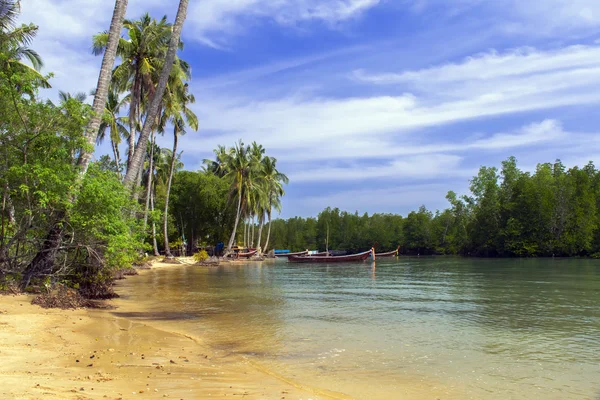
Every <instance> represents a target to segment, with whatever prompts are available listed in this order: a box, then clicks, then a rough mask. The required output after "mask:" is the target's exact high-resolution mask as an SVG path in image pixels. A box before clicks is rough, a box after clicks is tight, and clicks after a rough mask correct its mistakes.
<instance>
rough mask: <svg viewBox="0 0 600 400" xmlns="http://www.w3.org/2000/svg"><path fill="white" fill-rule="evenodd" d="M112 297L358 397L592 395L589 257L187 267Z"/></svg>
mask: <svg viewBox="0 0 600 400" xmlns="http://www.w3.org/2000/svg"><path fill="white" fill-rule="evenodd" d="M119 293H121V294H122V295H123V296H124V299H125V300H126V301H128V302H131V301H133V302H135V304H137V305H139V306H140V308H141V309H143V310H144V312H140V313H130V314H126V315H124V314H121V315H122V316H126V317H130V318H140V319H144V320H146V321H148V322H149V323H156V324H160V325H161V326H162V327H163V328H166V329H176V330H179V331H185V332H188V333H190V334H193V335H196V336H199V337H202V338H203V339H204V340H205V341H206V342H207V343H208V344H210V345H211V346H212V347H213V348H214V349H215V351H218V352H221V353H222V354H223V355H228V354H235V355H239V356H243V357H247V358H248V359H249V360H250V361H252V363H254V364H255V365H259V366H260V367H261V368H266V369H269V370H272V371H275V372H277V373H278V374H280V375H282V376H285V377H286V378H289V379H292V380H295V381H297V382H300V383H302V384H304V385H309V386H314V387H319V388H324V389H327V390H331V391H336V392H341V393H344V394H347V395H349V396H352V397H355V398H359V399H387V398H406V399H413V398H414V399H420V398H434V399H435V398H439V399H597V398H600V262H597V261H593V260H559V259H554V260H553V259H543V260H481V259H461V258H445V257H439V258H427V257H422V258H399V259H398V260H396V259H390V260H379V261H377V264H376V265H375V264H371V263H354V264H343V265H299V264H288V263H286V262H275V263H253V264H248V265H246V266H239V265H234V266H222V267H218V268H200V267H191V266H190V267H182V268H176V269H163V270H160V269H157V270H152V271H150V272H149V273H148V274H145V275H143V276H140V277H136V278H135V279H130V280H127V281H125V282H124V283H122V285H121V288H120V289H119ZM117 314H119V311H117Z"/></svg>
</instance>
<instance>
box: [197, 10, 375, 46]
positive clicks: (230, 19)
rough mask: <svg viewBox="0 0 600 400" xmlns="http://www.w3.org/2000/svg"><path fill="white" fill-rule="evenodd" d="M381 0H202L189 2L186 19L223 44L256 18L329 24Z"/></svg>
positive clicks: (200, 34) (202, 35)
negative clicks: (190, 3)
mask: <svg viewBox="0 0 600 400" xmlns="http://www.w3.org/2000/svg"><path fill="white" fill-rule="evenodd" d="M380 1H381V0H328V1H320V0H205V1H201V2H196V3H193V4H192V6H191V7H190V12H189V13H188V14H189V19H190V26H191V29H192V30H193V31H194V33H195V35H196V38H197V39H199V40H201V41H203V42H204V43H205V44H207V45H209V46H213V47H222V46H223V45H226V42H227V41H228V39H229V38H230V37H231V36H233V35H238V34H240V33H242V32H244V31H245V29H247V27H248V26H251V25H253V24H255V23H257V22H256V21H257V20H258V19H261V18H265V19H270V20H272V21H275V22H276V23H278V24H280V25H284V26H294V25H296V24H299V23H303V22H307V21H319V22H322V23H324V24H327V25H329V26H332V27H333V26H336V25H337V24H339V23H341V22H344V21H348V20H350V19H353V18H356V17H358V16H360V15H361V14H362V13H363V12H365V11H367V10H368V9H370V8H372V7H375V6H376V5H378V4H379V3H380Z"/></svg>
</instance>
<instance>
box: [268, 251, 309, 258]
mask: <svg viewBox="0 0 600 400" xmlns="http://www.w3.org/2000/svg"><path fill="white" fill-rule="evenodd" d="M307 254H308V250H304V251H299V252H298V253H285V254H275V256H276V257H286V258H287V257H289V256H305V255H307Z"/></svg>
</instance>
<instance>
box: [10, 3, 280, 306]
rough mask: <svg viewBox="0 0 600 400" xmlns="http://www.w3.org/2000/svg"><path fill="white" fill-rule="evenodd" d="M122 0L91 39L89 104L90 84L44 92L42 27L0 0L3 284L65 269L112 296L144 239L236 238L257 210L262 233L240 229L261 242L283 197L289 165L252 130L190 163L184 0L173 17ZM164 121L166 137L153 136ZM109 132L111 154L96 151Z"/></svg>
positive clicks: (176, 246)
mask: <svg viewBox="0 0 600 400" xmlns="http://www.w3.org/2000/svg"><path fill="white" fill-rule="evenodd" d="M126 3H127V2H126V1H123V0H116V1H115V9H114V15H113V19H112V22H111V26H110V29H109V30H108V31H106V32H103V33H99V34H97V35H96V36H94V37H93V39H92V42H93V44H92V48H93V52H94V53H95V54H97V55H102V67H101V70H100V74H99V79H98V85H97V87H96V88H95V89H94V90H93V91H92V93H93V94H92V96H93V104H92V105H91V106H90V105H88V104H86V103H85V101H86V99H87V98H88V95H86V94H85V93H77V94H70V93H65V92H62V91H61V92H59V101H58V102H57V103H56V104H55V103H52V102H50V101H48V100H44V99H43V97H44V89H48V88H50V85H51V83H52V79H51V78H52V76H51V75H48V76H43V75H42V74H41V73H40V72H39V71H40V69H41V68H42V66H43V61H42V59H41V58H40V57H39V55H38V54H37V53H36V52H35V51H34V50H32V49H31V48H29V47H28V46H29V44H30V43H31V42H32V39H33V38H34V36H35V35H36V33H37V30H38V28H37V27H36V26H35V25H33V24H30V25H21V26H18V25H17V24H16V19H17V17H18V15H19V12H20V8H19V2H18V1H16V0H0V109H2V110H3V111H2V116H1V118H0V152H1V154H2V167H1V168H0V183H1V185H2V186H1V191H2V209H1V211H0V217H1V230H0V290H2V288H3V287H4V288H5V287H7V285H11V286H16V285H18V286H20V287H21V288H24V289H27V288H28V287H30V286H34V287H40V286H46V287H51V286H52V284H53V283H56V282H62V283H64V284H66V285H68V286H72V287H75V288H77V289H78V290H79V291H80V292H81V293H82V294H83V295H84V296H87V297H103V296H106V295H109V294H110V286H111V283H112V280H113V278H114V277H115V276H119V275H122V273H121V272H120V271H122V270H123V269H128V268H131V265H132V263H134V262H136V261H139V260H141V259H142V258H143V256H144V254H145V253H146V252H150V251H152V252H153V253H154V254H155V255H159V254H164V255H165V256H167V257H171V256H172V249H173V252H175V251H177V252H179V253H182V252H185V251H186V250H187V251H188V252H191V251H194V250H195V249H196V247H197V246H198V245H214V244H215V243H217V242H220V241H225V240H227V239H228V238H229V246H228V249H229V250H230V249H231V247H232V246H233V244H234V243H235V242H236V241H237V239H238V236H241V233H240V232H239V231H238V230H237V227H238V226H239V225H241V224H240V222H241V221H244V223H245V226H249V225H248V224H247V223H246V222H247V221H256V223H257V226H259V228H258V235H257V238H256V240H255V238H254V230H252V236H251V238H252V239H251V241H250V234H249V232H250V231H249V230H246V229H244V233H247V234H248V243H249V244H252V243H258V244H260V243H262V238H261V234H262V227H263V226H264V225H265V223H267V221H270V220H271V214H272V211H273V210H274V209H275V210H277V209H279V207H280V201H279V199H280V197H281V196H282V195H283V186H282V185H283V184H284V183H286V182H287V178H286V177H285V175H283V174H281V173H280V172H279V171H278V170H277V168H276V160H275V159H274V158H272V157H268V156H266V155H265V149H264V148H263V147H262V146H260V145H258V144H256V143H253V144H252V145H251V146H245V145H244V144H243V143H241V142H240V143H238V144H236V145H235V146H234V147H231V148H225V147H220V148H219V149H217V150H216V151H215V154H216V156H217V157H216V159H215V160H211V161H207V167H206V169H205V170H204V171H199V172H188V171H181V169H182V168H183V164H182V163H181V161H180V157H181V152H179V151H178V140H179V137H180V136H181V135H184V134H186V131H187V130H192V131H196V130H197V129H198V126H199V121H198V118H197V117H196V115H195V114H194V113H193V112H192V110H191V109H190V105H191V104H192V103H194V102H195V99H194V96H193V94H192V93H190V90H189V88H190V87H189V80H190V79H191V69H190V66H189V64H188V63H187V62H185V61H184V60H183V59H181V58H180V57H179V56H178V54H177V53H178V50H182V49H183V43H182V42H181V41H180V33H181V28H182V25H183V22H184V20H185V16H186V10H187V5H188V1H187V0H180V2H179V8H178V11H177V16H176V19H175V23H174V24H170V23H169V22H167V18H166V17H163V18H162V19H160V20H156V19H154V18H152V17H151V16H150V15H148V14H145V15H143V16H142V17H141V18H140V19H138V20H127V19H124V15H125V11H126ZM117 60H118V61H119V63H117V64H116V65H115V61H117ZM46 96H47V95H46ZM167 131H170V132H171V133H172V138H173V146H172V148H171V149H163V148H160V147H159V146H158V145H157V144H156V136H157V135H164V134H165V133H166V132H167ZM105 140H106V141H109V142H110V144H111V149H112V152H111V153H112V154H111V155H110V156H108V155H105V156H102V157H101V158H100V159H99V160H97V161H96V162H92V160H93V154H94V147H95V145H96V144H98V143H101V142H102V141H105ZM121 147H126V148H127V153H126V154H125V155H122V154H121V151H120V148H121ZM269 228H270V225H269ZM236 231H237V232H236ZM269 232H270V229H269ZM268 241H269V234H267V237H266V241H265V245H264V246H265V247H267V246H268ZM184 244H187V249H186V248H185V246H184Z"/></svg>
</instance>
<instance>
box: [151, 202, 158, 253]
mask: <svg viewBox="0 0 600 400" xmlns="http://www.w3.org/2000/svg"><path fill="white" fill-rule="evenodd" d="M150 210H151V211H152V212H154V190H152V191H151V192H150ZM152 249H153V250H154V255H155V256H156V257H158V256H160V253H159V251H158V243H156V222H154V220H152Z"/></svg>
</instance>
